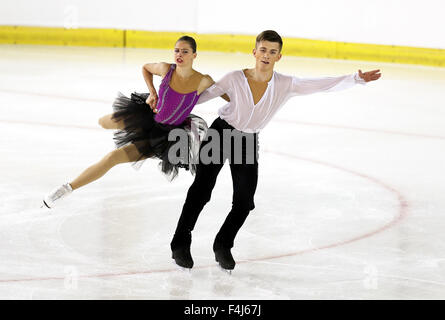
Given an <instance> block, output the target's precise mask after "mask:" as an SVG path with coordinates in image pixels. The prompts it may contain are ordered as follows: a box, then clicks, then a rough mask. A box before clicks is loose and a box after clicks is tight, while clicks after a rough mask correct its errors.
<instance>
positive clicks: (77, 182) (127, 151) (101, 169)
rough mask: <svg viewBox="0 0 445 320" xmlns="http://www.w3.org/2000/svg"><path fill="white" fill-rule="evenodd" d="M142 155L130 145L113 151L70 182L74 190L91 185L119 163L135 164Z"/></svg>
mask: <svg viewBox="0 0 445 320" xmlns="http://www.w3.org/2000/svg"><path fill="white" fill-rule="evenodd" d="M140 155H141V154H140V153H139V151H138V150H137V148H136V146H135V145H134V144H129V145H126V146H124V147H121V148H119V149H116V150H113V151H111V152H110V153H108V154H107V155H106V156H105V157H103V158H102V160H100V161H99V162H97V163H95V164H93V165H92V166H91V167H89V168H87V169H86V170H85V171H83V172H82V173H81V174H80V175H79V176H78V177H77V178H76V179H74V180H73V181H72V182H70V185H71V187H72V188H73V190H76V189H78V188H80V187H82V186H84V185H86V184H89V183H91V182H93V181H95V180H97V179H99V178H100V177H102V176H103V175H104V174H105V173H107V172H108V170H110V169H111V168H112V167H114V166H115V165H117V164H119V163H125V162H134V161H136V160H138V159H139V158H140Z"/></svg>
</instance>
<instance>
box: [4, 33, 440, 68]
mask: <svg viewBox="0 0 445 320" xmlns="http://www.w3.org/2000/svg"><path fill="white" fill-rule="evenodd" d="M185 34H187V35H190V36H192V37H194V38H195V39H196V41H197V43H198V50H201V51H219V52H243V53H250V52H251V51H252V48H253V46H254V43H255V36H249V35H230V34H196V33H190V32H189V33H183V32H151V31H138V30H118V29H94V28H79V29H65V28H55V27H54V28H53V27H27V26H0V44H36V45H62V46H91V47H128V48H158V49H170V48H172V46H173V45H174V43H175V41H176V40H177V39H178V38H179V37H181V36H183V35H185ZM283 41H284V47H283V54H284V55H290V56H301V57H318V58H331V59H346V60H362V61H376V62H379V61H381V62H394V63H407V64H419V65H428V66H439V67H445V49H430V48H416V47H407V46H390V45H377V44H365V43H347V42H336V41H321V40H311V39H299V38H283Z"/></svg>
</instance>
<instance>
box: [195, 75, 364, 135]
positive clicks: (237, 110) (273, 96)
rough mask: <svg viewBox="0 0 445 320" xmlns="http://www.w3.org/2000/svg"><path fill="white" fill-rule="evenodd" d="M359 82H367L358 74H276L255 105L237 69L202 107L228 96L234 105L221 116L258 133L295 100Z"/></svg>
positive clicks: (203, 96)
mask: <svg viewBox="0 0 445 320" xmlns="http://www.w3.org/2000/svg"><path fill="white" fill-rule="evenodd" d="M357 83H360V84H365V83H366V82H365V81H364V80H363V79H361V78H360V77H359V76H358V73H354V74H351V75H346V76H341V77H323V78H297V77H294V76H288V75H283V74H280V73H278V72H275V71H274V73H273V75H272V78H271V79H270V81H269V82H268V83H267V89H266V91H265V92H264V95H263V96H262V98H261V99H260V101H258V103H257V104H256V105H254V101H253V96H252V91H251V90H250V87H249V83H248V82H247V78H246V76H245V75H244V72H243V71H242V70H237V71H232V72H229V73H228V74H226V75H225V76H224V77H222V78H221V80H219V81H218V82H216V83H215V84H213V85H212V86H211V87H210V88H208V89H207V90H206V91H204V92H203V93H202V94H201V96H200V97H199V100H198V104H199V103H204V102H206V101H208V100H210V99H213V98H216V97H219V96H221V95H223V94H227V95H228V96H229V98H230V102H228V103H227V104H225V105H224V106H223V107H221V108H220V109H219V110H218V114H219V116H220V117H221V118H222V119H224V120H225V121H227V123H229V124H230V125H231V126H233V127H234V128H235V129H237V130H240V131H243V132H248V133H255V132H259V131H260V130H261V129H263V128H264V127H265V126H266V125H267V124H268V123H269V121H270V120H271V119H272V117H273V116H274V115H275V114H276V113H277V111H278V110H279V109H280V108H281V107H282V106H283V105H284V104H285V103H286V101H287V100H289V99H290V98H291V97H294V96H298V95H306V94H311V93H316V92H323V91H324V92H329V91H338V90H343V89H347V88H350V87H352V86H354V85H355V84H357Z"/></svg>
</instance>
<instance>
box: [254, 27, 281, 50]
mask: <svg viewBox="0 0 445 320" xmlns="http://www.w3.org/2000/svg"><path fill="white" fill-rule="evenodd" d="M260 41H270V42H278V43H279V44H280V51H281V48H283V39H281V36H280V35H279V34H278V33H277V32H276V31H273V30H266V31H263V32H261V33H260V34H259V35H258V36H257V37H256V43H255V46H257V45H258V43H259V42H260Z"/></svg>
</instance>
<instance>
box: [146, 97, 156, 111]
mask: <svg viewBox="0 0 445 320" xmlns="http://www.w3.org/2000/svg"><path fill="white" fill-rule="evenodd" d="M145 103H146V104H148V105H149V106H150V108H151V110H153V112H154V113H158V109H156V107H157V105H158V94H157V93H156V92H150V95H149V96H148V98H147V100H146V101H145Z"/></svg>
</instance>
